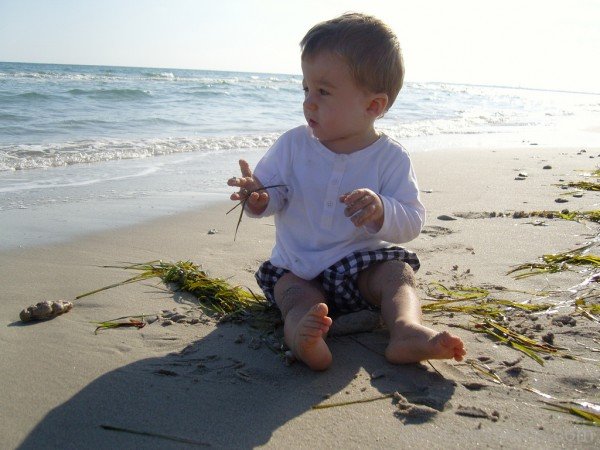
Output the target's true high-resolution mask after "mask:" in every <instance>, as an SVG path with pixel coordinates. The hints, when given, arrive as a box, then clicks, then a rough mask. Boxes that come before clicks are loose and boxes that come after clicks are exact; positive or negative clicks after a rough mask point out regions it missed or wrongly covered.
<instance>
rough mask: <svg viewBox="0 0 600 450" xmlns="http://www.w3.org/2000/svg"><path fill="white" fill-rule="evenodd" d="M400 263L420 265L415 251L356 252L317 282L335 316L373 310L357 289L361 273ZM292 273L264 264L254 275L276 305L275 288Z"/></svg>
mask: <svg viewBox="0 0 600 450" xmlns="http://www.w3.org/2000/svg"><path fill="white" fill-rule="evenodd" d="M391 260H399V261H404V262H405V263H407V264H408V265H409V266H410V267H412V269H413V270H414V271H415V272H416V271H417V270H419V267H420V265H421V263H420V262H419V258H418V257H417V255H416V254H415V253H413V252H409V251H408V250H406V249H404V248H402V247H388V248H381V249H378V250H372V251H366V250H365V251H358V252H354V253H352V254H350V255H348V256H346V257H345V258H343V259H342V260H340V261H339V262H337V263H335V264H333V265H332V266H329V267H328V268H327V269H325V270H324V271H323V272H322V273H321V274H320V275H318V276H317V278H316V279H317V280H319V281H320V282H321V285H322V287H323V289H324V290H325V294H326V296H327V298H326V300H327V304H328V306H329V307H330V308H332V309H333V312H334V313H336V314H339V313H348V312H353V311H360V310H362V309H371V308H373V306H372V305H371V304H370V303H369V302H367V301H366V300H365V299H364V298H363V297H362V296H361V295H360V292H359V290H358V284H357V280H358V274H359V272H361V271H362V270H365V269H366V268H367V267H369V266H370V265H371V264H373V263H376V262H381V261H391ZM288 272H289V270H287V269H282V268H281V267H276V266H274V265H273V264H271V261H265V262H264V263H263V264H262V265H261V266H260V267H259V268H258V271H257V272H256V274H255V277H256V282H257V283H258V285H259V286H260V288H261V289H262V290H263V292H264V293H265V297H266V298H267V300H268V301H270V302H271V303H275V296H274V288H275V284H276V283H277V281H279V279H280V278H281V277H282V276H284V275H285V274H286V273H288Z"/></svg>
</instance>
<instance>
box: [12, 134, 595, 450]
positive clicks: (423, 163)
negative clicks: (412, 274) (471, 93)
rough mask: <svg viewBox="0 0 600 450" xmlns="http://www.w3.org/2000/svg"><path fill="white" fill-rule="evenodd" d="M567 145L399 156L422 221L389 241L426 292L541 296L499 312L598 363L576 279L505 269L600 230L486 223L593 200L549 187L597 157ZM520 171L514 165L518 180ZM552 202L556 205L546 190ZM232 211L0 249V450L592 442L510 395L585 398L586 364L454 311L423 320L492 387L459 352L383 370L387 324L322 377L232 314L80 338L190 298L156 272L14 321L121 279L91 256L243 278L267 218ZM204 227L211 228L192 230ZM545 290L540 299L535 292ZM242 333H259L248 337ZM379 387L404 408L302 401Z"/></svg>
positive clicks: (267, 230)
mask: <svg viewBox="0 0 600 450" xmlns="http://www.w3.org/2000/svg"><path fill="white" fill-rule="evenodd" d="M580 150H581V149H580V148H578V147H571V148H563V149H550V148H546V147H543V146H541V145H538V146H531V147H530V148H528V149H516V150H505V149H501V150H493V149H474V150H468V149H467V150H457V151H452V152H447V151H446V152H443V151H441V152H438V151H430V152H414V153H411V158H412V160H413V164H414V166H415V171H416V173H417V177H418V179H419V183H420V188H421V190H422V200H423V202H424V204H425V206H426V208H427V214H428V217H427V221H426V226H425V228H424V230H423V233H422V234H421V236H419V238H417V239H416V240H414V241H412V242H410V243H408V244H405V245H406V247H408V248H410V249H411V250H414V251H416V252H417V254H418V255H419V257H420V258H421V261H422V267H421V269H420V271H419V272H418V273H417V278H418V280H419V282H420V295H422V298H423V299H424V303H423V304H427V303H428V302H427V301H425V299H426V298H427V297H428V295H427V292H428V290H431V287H432V286H434V285H435V283H442V284H444V285H445V286H448V287H452V286H457V285H467V286H476V287H485V288H487V289H489V290H490V291H493V292H494V293H495V295H497V296H499V297H500V298H510V299H513V300H514V301H519V302H528V303H539V302H550V303H553V304H556V305H558V306H557V311H554V312H551V313H550V312H548V313H537V314H535V315H529V314H517V315H515V316H514V317H512V321H511V322H510V323H511V324H512V325H514V326H517V325H519V326H520V328H519V329H520V330H521V331H522V332H523V333H531V334H532V335H533V336H534V337H535V339H536V340H540V339H541V338H542V336H544V335H547V334H548V333H553V336H554V342H555V344H556V345H558V346H561V347H566V348H568V349H569V352H571V353H573V354H575V355H577V356H578V357H581V358H592V359H596V360H597V359H600V358H598V356H597V355H598V354H597V353H595V352H593V351H592V350H589V349H593V348H595V347H598V344H597V342H596V341H595V340H594V339H596V340H597V339H598V324H597V323H595V322H593V321H590V320H587V319H586V318H585V317H583V316H574V315H573V313H574V308H573V306H572V303H573V301H574V297H573V294H572V293H571V292H569V291H568V289H569V288H571V287H573V286H576V285H577V284H579V283H581V282H582V281H584V279H585V278H586V277H587V276H589V272H588V273H579V272H577V271H573V272H560V273H555V274H548V275H545V276H535V277H530V278H526V279H523V280H516V279H515V278H514V277H511V276H509V275H507V272H508V271H509V270H510V269H511V268H513V267H514V266H515V265H517V264H522V263H526V262H532V261H536V260H537V259H538V258H539V257H540V256H542V255H543V254H548V253H556V252H562V251H566V250H569V249H573V248H575V247H578V246H581V245H582V244H584V243H586V242H592V241H594V239H595V238H597V237H598V232H599V227H598V224H596V223H591V222H582V223H578V222H573V221H566V220H560V219H544V218H536V217H524V218H512V217H511V216H507V217H493V218H491V217H489V213H490V212H497V213H498V212H502V213H509V212H513V211H542V210H561V209H564V208H568V209H569V210H572V211H576V210H580V211H586V210H597V209H600V208H599V206H598V205H599V203H600V199H599V197H598V195H597V194H596V193H594V192H589V191H585V192H583V196H582V197H572V196H567V197H565V196H563V195H562V194H564V193H565V192H566V191H565V190H562V189H560V187H559V186H556V184H560V181H559V180H561V179H563V180H565V181H571V180H573V181H576V180H581V179H583V176H582V173H581V172H579V171H591V170H595V169H596V168H597V164H598V161H600V159H599V158H600V157H599V156H598V155H599V154H600V148H587V151H586V152H585V153H582V152H581V151H580ZM592 156H593V157H594V158H591V157H592ZM234 162H235V161H234ZM547 166H551V168H550V169H544V167H547ZM520 173H521V174H522V173H526V176H525V177H520V178H523V179H519V180H517V179H516V178H519V177H518V175H519V174H520ZM561 197H562V198H565V199H567V200H568V201H567V202H566V203H556V201H555V200H556V199H557V198H561ZM232 205H233V202H230V201H223V202H221V201H218V202H215V203H214V204H212V205H211V206H209V207H205V208H201V209H199V210H192V211H187V212H184V213H178V214H176V215H174V216H170V217H162V218H160V219H156V220H152V221H150V222H145V223H141V224H136V225H133V226H128V227H124V228H120V229H116V230H107V231H101V232H94V233H93V234H91V235H87V236H83V237H77V238H75V239H72V240H70V241H68V242H63V243H48V244H46V245H39V246H33V247H28V248H13V249H11V250H0V281H1V282H2V284H3V287H4V288H3V291H4V292H3V301H2V302H1V303H0V308H1V311H2V314H0V317H2V319H1V321H2V326H1V327H0V341H1V342H2V343H3V344H4V345H3V347H4V349H5V350H4V351H5V357H4V358H3V361H2V363H0V379H2V380H4V383H3V390H2V394H1V395H2V404H4V405H7V407H6V409H5V412H4V414H3V415H4V417H3V421H2V425H1V429H0V431H2V434H3V436H4V439H5V443H6V444H5V445H7V447H8V448H39V447H40V446H47V447H53V448H58V447H62V448H65V447H68V446H73V445H76V446H81V447H92V446H98V445H100V446H111V447H113V448H114V447H120V448H123V447H131V446H133V445H134V444H135V445H142V446H144V447H146V448H165V446H169V445H171V446H175V445H176V444H175V443H174V442H173V441H168V440H165V439H163V438H159V437H156V436H154V437H152V436H139V435H134V434H128V433H119V432H116V431H110V430H107V429H103V428H102V427H101V425H108V426H112V427H116V428H119V427H121V428H126V429H132V430H137V431H146V432H153V433H156V434H162V435H169V436H176V437H182V438H186V439H191V440H194V441H195V442H202V443H205V444H209V445H212V446H215V447H233V448H247V447H255V446H266V447H268V448H282V447H283V448H289V447H294V446H295V445H292V443H296V444H297V443H298V442H304V444H306V446H307V447H312V448H318V447H323V446H334V445H335V446H345V447H348V446H350V447H353V446H360V447H377V448H384V447H385V448H390V447H393V446H397V445H398V442H403V445H406V446H424V445H428V446H429V447H431V448H458V447H462V448H464V447H468V446H472V445H473V443H474V442H478V443H479V444H480V445H486V446H489V447H495V448H497V447H500V446H505V447H509V448H510V447H513V448H514V447H523V446H531V447H544V448H561V447H565V446H569V447H571V448H592V447H594V444H596V445H597V444H598V443H599V442H600V431H598V428H597V427H590V426H585V425H577V424H575V423H574V422H576V421H577V418H575V417H574V416H570V415H568V414H562V413H558V412H552V411H548V410H546V409H544V408H543V406H544V405H543V404H542V403H541V402H540V400H543V399H544V398H543V397H541V396H539V395H537V394H535V393H533V392H530V391H527V390H526V389H525V388H526V387H530V388H534V389H537V390H539V391H540V392H543V393H546V394H548V395H552V396H553V397H555V398H565V399H585V400H587V401H589V402H592V403H595V404H599V403H600V392H599V387H598V382H597V380H598V379H599V377H600V369H599V368H598V365H597V364H593V363H590V362H582V361H580V360H572V359H565V358H559V357H557V356H552V357H551V358H550V359H545V364H544V365H543V366H542V365H540V364H538V363H536V362H535V361H534V360H533V359H531V358H528V357H526V356H524V354H522V353H520V352H518V351H516V350H514V349H511V348H509V347H507V346H504V345H499V344H495V343H494V342H493V341H492V340H491V339H489V338H487V337H486V336H485V335H482V334H477V333H473V332H471V331H468V330H465V329H463V328H457V327H456V326H458V325H465V324H468V323H469V322H470V321H472V318H470V317H469V316H467V315H464V314H462V313H453V314H448V313H439V314H435V313H434V314H431V313H425V314H424V320H425V322H426V323H427V324H428V325H429V326H432V327H433V328H436V329H440V330H443V329H447V327H451V328H452V332H453V333H456V334H458V335H459V336H460V337H461V338H462V339H463V340H464V341H465V343H466V346H467V351H468V355H467V357H468V358H471V359H473V360H475V361H478V362H479V363H481V364H485V365H487V366H488V367H489V368H490V369H492V370H493V371H494V372H495V373H496V374H497V375H498V376H499V378H500V379H501V380H502V384H497V383H494V382H492V381H490V380H489V379H488V378H485V377H480V376H478V375H477V372H476V371H475V370H473V368H472V367H471V366H469V365H468V364H464V363H455V362H440V361H438V362H435V363H434V366H433V367H435V370H434V369H433V368H432V366H430V365H428V364H427V363H422V364H414V365H406V366H392V365H390V364H388V363H386V362H385V360H384V359H383V357H382V356H381V354H380V352H381V351H382V349H383V348H385V342H386V334H385V333H386V332H385V330H375V331H373V332H368V333H360V334H357V335H352V336H342V337H335V338H333V337H332V338H330V339H329V341H328V342H330V346H331V348H332V351H333V354H334V363H333V366H332V368H331V369H330V370H328V371H326V372H325V373H322V374H317V373H313V372H311V371H310V370H309V369H307V368H306V367H305V366H303V365H301V364H298V363H296V364H293V365H292V366H290V367H287V366H285V365H284V364H283V363H282V361H281V359H280V358H279V357H278V355H276V354H275V353H273V352H272V351H271V349H269V348H268V347H267V345H266V344H265V343H264V342H263V343H262V344H261V341H260V334H259V333H258V332H257V331H256V330H253V329H251V328H250V327H249V326H248V325H244V324H242V325H238V324H232V323H227V324H223V325H219V326H216V324H215V323H214V321H212V320H206V321H203V322H201V323H198V324H195V325H184V324H178V323H175V324H172V325H169V326H161V321H160V320H159V321H157V322H155V323H153V324H149V325H147V326H145V327H144V328H143V329H141V330H133V329H119V330H105V331H102V332H100V333H98V334H97V335H95V334H94V328H95V326H94V324H92V323H91V322H97V321H103V320H108V319H112V318H115V317H122V316H127V315H136V314H141V313H144V314H156V313H157V312H158V311H161V310H165V309H167V310H172V309H173V308H177V309H179V310H182V309H185V308H190V307H192V306H193V304H192V303H190V299H189V297H186V296H185V295H182V294H181V293H176V292H171V291H165V290H164V288H163V286H162V284H157V282H156V280H150V281H149V282H147V283H136V284H131V285H127V286H123V287H119V288H115V289H111V290H108V291H104V292H101V293H98V294H95V295H93V296H90V297H85V298H82V299H80V300H78V301H75V307H74V308H73V310H72V311H70V312H69V313H67V314H65V315H63V316H60V317H58V318H56V319H53V320H50V321H46V322H40V323H35V324H33V325H22V324H21V323H19V322H18V313H19V311H20V310H21V309H22V308H24V307H26V306H28V305H30V304H33V303H36V302H37V301H40V300H43V299H48V300H59V299H73V298H75V297H76V296H77V295H80V294H82V293H84V292H88V291H90V290H92V289H94V288H98V287H102V286H106V285H109V284H112V283H115V282H118V281H121V280H123V279H125V278H127V277H129V276H131V273H128V272H127V271H124V270H121V269H114V268H105V267H102V266H107V265H115V264H119V263H121V262H134V263H135V262H146V261H152V260H156V259H163V260H167V261H177V260H193V261H194V262H197V263H200V264H202V266H203V268H204V269H205V270H207V271H208V272H209V275H211V276H215V277H222V278H226V279H228V280H229V282H230V283H232V284H239V285H241V286H247V287H249V288H251V289H256V287H255V282H254V275H253V274H254V270H255V269H256V268H257V267H258V264H259V263H260V262H262V261H263V260H264V259H267V258H268V256H269V254H270V251H271V247H272V245H273V240H274V227H273V223H272V219H270V218H265V219H259V220H252V219H250V218H248V217H244V219H243V220H242V223H241V225H240V229H239V232H238V237H237V240H236V241H234V240H233V233H234V230H235V225H236V222H237V216H236V215H235V214H234V215H229V216H225V212H226V211H227V210H228V209H229V208H230V207H231V206H232ZM236 211H237V210H236ZM483 213H488V214H487V215H486V214H483ZM443 216H449V217H451V218H452V219H455V220H446V219H441V217H443ZM536 220H540V221H541V222H543V223H544V224H545V226H543V225H540V224H537V225H536V224H535V221H536ZM211 229H216V230H217V233H216V234H208V232H209V230H211ZM595 245H596V247H594V248H595V249H596V251H595V253H596V254H597V253H598V251H597V245H598V243H597V242H596V244H595ZM499 288H502V290H499ZM542 291H553V292H554V293H552V295H551V296H550V297H539V294H540V293H541V292H542ZM560 305H562V306H560ZM558 316H568V317H572V318H573V319H574V320H575V321H576V324H575V325H570V324H571V323H572V322H565V323H564V324H563V323H562V322H561V325H558V324H557V323H554V322H553V319H556V317H558ZM533 317H536V319H535V320H534V319H532V318H533ZM565 320H566V319H565ZM537 325H539V327H537ZM537 328H539V329H537ZM240 336H243V339H242V338H240ZM253 339H254V341H253ZM256 339H258V341H256ZM251 342H255V343H256V342H259V344H261V345H259V346H258V347H256V348H254V347H253V346H251V345H250V344H251ZM582 344H583V345H582ZM436 370H438V372H436ZM8 380H9V381H8ZM395 391H397V392H399V393H400V394H402V395H403V397H404V398H405V399H407V401H408V402H409V404H410V405H412V406H411V407H409V408H405V409H402V408H400V406H399V405H397V404H396V403H395V402H393V401H392V400H391V399H389V398H387V399H381V400H377V401H371V402H368V403H356V404H352V405H348V406H343V407H342V406H340V407H333V408H327V409H319V410H313V409H312V407H313V406H314V405H316V404H320V403H327V402H330V403H338V402H347V401H355V400H368V399H373V398H375V397H377V396H380V397H381V396H382V395H386V394H389V393H391V392H395ZM405 406H406V405H405ZM415 408H416V409H415ZM427 408H429V409H427ZM465 408H467V409H465ZM468 408H470V409H468ZM432 409H433V410H434V411H432ZM409 410H412V411H413V412H412V413H409V412H407V411H409ZM461 411H462V412H465V411H467V412H468V411H470V413H471V415H469V414H466V413H465V414H462V413H461ZM477 414H479V415H477ZM256 417H260V419H261V420H259V421H257V420H256ZM494 418H495V419H494ZM365 429H368V432H366V431H365ZM307 430H312V431H311V433H307ZM457 430H459V431H457ZM76 442H77V444H75V443H76Z"/></svg>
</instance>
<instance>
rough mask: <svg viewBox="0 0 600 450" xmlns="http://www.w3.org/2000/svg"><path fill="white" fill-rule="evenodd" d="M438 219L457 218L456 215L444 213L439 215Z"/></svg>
mask: <svg viewBox="0 0 600 450" xmlns="http://www.w3.org/2000/svg"><path fill="white" fill-rule="evenodd" d="M438 220H457V219H456V217H452V216H449V215H448V214H442V215H441V216H438Z"/></svg>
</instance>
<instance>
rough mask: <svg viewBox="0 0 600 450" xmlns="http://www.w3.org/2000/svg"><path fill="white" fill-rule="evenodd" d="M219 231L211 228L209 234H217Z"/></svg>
mask: <svg viewBox="0 0 600 450" xmlns="http://www.w3.org/2000/svg"><path fill="white" fill-rule="evenodd" d="M217 233H218V231H217V230H216V229H215V228H211V229H210V230H208V233H207V234H217Z"/></svg>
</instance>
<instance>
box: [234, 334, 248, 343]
mask: <svg viewBox="0 0 600 450" xmlns="http://www.w3.org/2000/svg"><path fill="white" fill-rule="evenodd" d="M245 341H246V337H245V336H244V335H243V334H239V335H238V337H236V338H235V340H234V341H233V342H235V343H236V344H242V343H243V342H245Z"/></svg>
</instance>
